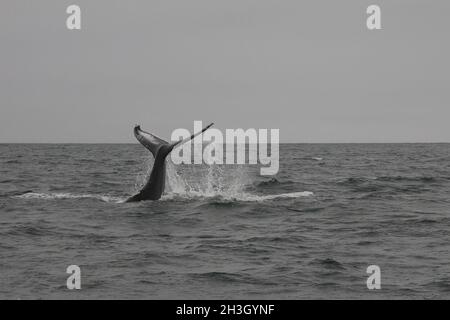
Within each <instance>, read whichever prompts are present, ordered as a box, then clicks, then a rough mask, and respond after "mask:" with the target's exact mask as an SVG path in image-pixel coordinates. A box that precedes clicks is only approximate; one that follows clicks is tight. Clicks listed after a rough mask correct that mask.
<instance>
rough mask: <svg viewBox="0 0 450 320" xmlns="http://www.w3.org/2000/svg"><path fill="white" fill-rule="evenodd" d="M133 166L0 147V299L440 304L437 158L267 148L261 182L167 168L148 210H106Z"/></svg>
mask: <svg viewBox="0 0 450 320" xmlns="http://www.w3.org/2000/svg"><path fill="white" fill-rule="evenodd" d="M148 158H149V154H148V153H147V151H146V150H145V149H143V148H142V147H141V146H140V145H138V144H135V145H5V144H4V145H0V257H1V259H0V298H7V299H19V298H21V299H30V298H44V299H53V298H62V299H74V298H82V299H83V298H94V299H107V298H125V299H128V298H138V299H146V298H155V299H159V298H181V299H182V298H187V299H196V298H211V299H216V298H217V299H219V298H224V299H227V298H244V299H245V298H256V299H259V298H263V299H264V298H275V299H285V298H289V299H311V298H329V299H345V298H356V299H361V298H364V299H379V298H388V299H400V298H413V299H422V298H447V299H448V298H450V265H449V262H450V245H449V243H450V199H449V194H450V144H287V145H281V148H280V172H279V173H278V174H277V175H276V176H275V177H261V176H259V174H258V173H259V170H258V168H255V167H254V166H213V167H207V166H174V165H173V164H169V168H168V169H169V170H168V186H167V188H168V192H167V194H166V195H165V196H164V197H163V199H162V200H160V201H156V202H152V201H147V202H141V203H120V202H121V201H122V200H124V199H125V198H126V197H127V196H129V195H131V194H133V193H134V192H135V191H136V190H137V189H139V186H140V185H141V184H142V182H143V181H144V180H145V174H146V172H147V170H148V168H149V166H150V167H151V161H149V160H147V159H148ZM27 191H30V192H28V193H26V192H27ZM24 193H25V194H24ZM72 264H76V265H79V266H80V268H81V275H82V276H81V282H82V284H81V286H82V289H81V290H68V289H67V288H66V279H67V277H68V276H69V275H68V274H66V268H67V266H69V265H72ZM369 265H378V266H380V268H381V290H368V289H367V287H366V280H367V277H368V276H369V275H368V274H366V268H367V267H368V266H369Z"/></svg>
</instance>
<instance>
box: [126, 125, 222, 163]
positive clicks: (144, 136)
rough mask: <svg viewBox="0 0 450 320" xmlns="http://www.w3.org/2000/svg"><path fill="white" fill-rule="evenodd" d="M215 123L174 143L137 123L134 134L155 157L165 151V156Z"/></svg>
mask: <svg viewBox="0 0 450 320" xmlns="http://www.w3.org/2000/svg"><path fill="white" fill-rule="evenodd" d="M212 125H214V123H211V124H209V125H208V126H206V127H205V128H203V129H202V130H201V131H199V132H197V133H194V134H193V135H191V136H190V137H187V138H185V139H181V140H179V141H176V142H174V143H169V142H167V141H165V140H163V139H161V138H159V137H157V136H155V135H154V134H151V133H150V132H147V131H144V130H142V129H141V126H139V125H136V126H135V127H134V136H135V137H136V139H137V140H138V141H139V142H140V143H141V144H142V145H143V146H144V147H145V148H147V149H148V150H149V151H150V152H151V153H152V154H153V156H154V157H155V159H156V156H157V155H158V152H163V153H164V155H165V157H167V155H168V154H169V153H170V152H171V151H172V150H173V148H175V147H176V146H178V145H181V144H183V143H186V142H188V141H190V140H192V139H194V138H195V137H197V136H198V135H200V134H202V133H203V132H205V131H206V130H208V129H209V128H210V127H211V126H212Z"/></svg>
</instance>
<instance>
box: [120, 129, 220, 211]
mask: <svg viewBox="0 0 450 320" xmlns="http://www.w3.org/2000/svg"><path fill="white" fill-rule="evenodd" d="M213 124H214V123H211V124H210V125H208V126H206V127H205V128H203V129H202V130H201V131H200V132H197V133H194V134H193V135H191V136H190V137H187V138H186V139H181V140H179V141H176V142H174V143H169V142H167V141H165V140H163V139H161V138H159V137H157V136H155V135H154V134H151V133H149V132H146V131H144V130H142V129H141V127H140V126H139V125H136V126H135V127H134V136H135V137H136V139H137V140H138V141H139V142H140V143H141V144H142V145H143V146H144V147H145V148H147V149H148V150H149V151H150V152H151V153H152V155H153V157H154V158H155V162H154V164H153V168H152V172H151V173H150V177H149V179H148V181H147V183H146V184H145V186H144V187H143V188H142V190H141V191H139V193H138V194H136V195H134V196H132V197H131V198H129V199H128V200H127V201H126V202H133V201H141V200H158V199H159V198H161V195H162V193H163V192H164V186H165V180H166V161H165V160H166V157H167V156H168V155H169V153H170V152H171V151H172V150H173V149H174V148H175V147H176V146H178V145H181V144H183V143H185V142H188V141H190V140H192V139H194V138H195V137H196V136H198V135H200V134H202V133H203V132H205V131H206V130H208V129H209V128H210V127H211V126H212V125H213Z"/></svg>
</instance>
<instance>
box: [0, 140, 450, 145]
mask: <svg viewBox="0 0 450 320" xmlns="http://www.w3.org/2000/svg"><path fill="white" fill-rule="evenodd" d="M449 143H450V141H427V142H424V141H417V142H416V141H415V142H411V141H405V142H396V141H391V142H279V143H278V144H449ZM1 144H139V142H1V141H0V145H1ZM226 144H227V143H225V145H226ZM236 144H237V143H236ZM245 144H248V143H247V142H246V143H245ZM268 144H270V143H268Z"/></svg>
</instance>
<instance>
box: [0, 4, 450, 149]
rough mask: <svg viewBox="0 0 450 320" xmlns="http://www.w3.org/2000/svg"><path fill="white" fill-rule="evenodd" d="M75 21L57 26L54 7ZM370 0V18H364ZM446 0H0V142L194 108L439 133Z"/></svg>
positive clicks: (300, 126) (74, 135)
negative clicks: (75, 15)
mask: <svg viewBox="0 0 450 320" xmlns="http://www.w3.org/2000/svg"><path fill="white" fill-rule="evenodd" d="M70 4H77V5H79V6H80V7H81V9H82V30H80V31H69V30H67V29H66V25H65V21H66V18H67V16H68V15H67V14H66V12H65V11H66V8H67V6H68V5H70ZM370 4H378V5H380V6H381V9H382V27H383V30H379V31H369V30H367V28H366V16H367V15H366V8H367V6H368V5H370ZM449 12H450V1H448V0H433V1H428V0H421V1H417V0H395V1H392V0H389V1H381V0H371V1H365V0H342V1H334V0H328V1H322V0H308V1H300V0H292V1H290V0H271V1H266V0H158V1H155V0H152V1H148V0H146V1H144V0H141V1H118V0H116V1H112V0H101V1H100V0H96V1H85V0H83V1H82V0H74V1H55V0H53V1H49V0H41V1H24V0H3V1H1V3H0V46H1V47H0V108H1V109H0V110H1V114H0V142H134V141H135V140H134V137H133V135H132V128H133V125H134V124H135V123H140V124H141V125H142V126H143V128H144V129H146V130H148V131H151V132H154V133H156V134H158V135H160V136H162V137H166V138H169V137H170V134H171V132H172V130H173V129H175V128H187V129H189V130H192V129H193V121H194V120H203V121H204V123H205V124H206V122H211V121H213V122H215V123H216V127H218V128H219V129H225V128H239V127H242V128H279V129H280V138H281V140H282V141H283V142H416V141H423V142H431V141H435V142H450V124H449V121H450V104H449V103H450V97H449V95H450V82H449V77H450V62H449V57H450V43H449V42H450V40H449V39H450V35H449V30H450V20H449V18H448V15H449Z"/></svg>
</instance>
